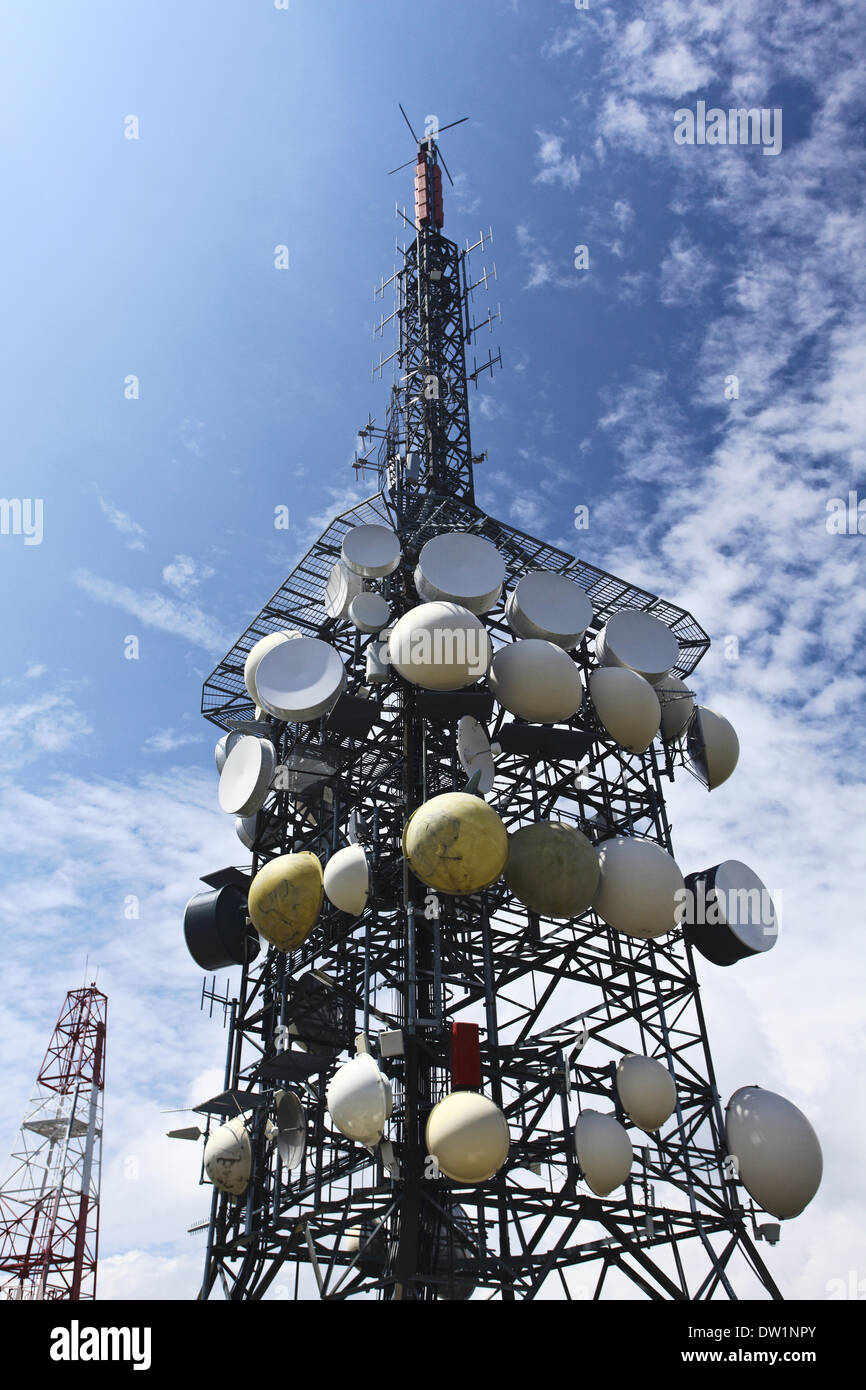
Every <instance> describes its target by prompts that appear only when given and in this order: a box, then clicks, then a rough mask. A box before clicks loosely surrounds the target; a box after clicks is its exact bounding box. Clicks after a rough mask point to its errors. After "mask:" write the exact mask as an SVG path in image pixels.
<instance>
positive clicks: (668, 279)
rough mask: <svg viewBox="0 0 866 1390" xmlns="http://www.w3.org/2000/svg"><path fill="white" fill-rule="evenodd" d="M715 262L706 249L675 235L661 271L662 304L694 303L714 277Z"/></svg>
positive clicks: (660, 293) (660, 290) (683, 236)
mask: <svg viewBox="0 0 866 1390" xmlns="http://www.w3.org/2000/svg"><path fill="white" fill-rule="evenodd" d="M713 269H714V266H713V262H712V260H711V258H710V257H709V256H708V254H707V251H706V249H705V248H704V247H701V246H698V245H697V244H696V243H695V242H690V241H689V240H688V238H687V237H686V236H685V235H682V234H680V235H678V236H675V237H674V239H673V241H672V242H671V244H670V246H669V247H668V249H667V253H666V255H665V258H664V260H663V261H662V264H661V269H660V271H659V282H660V284H659V298H660V299H661V302H662V304H693V303H694V302H695V301H696V300H698V299H700V297H701V295H702V294H703V293H704V291H705V289H706V288H707V285H708V284H709V282H710V280H711V279H712V276H713Z"/></svg>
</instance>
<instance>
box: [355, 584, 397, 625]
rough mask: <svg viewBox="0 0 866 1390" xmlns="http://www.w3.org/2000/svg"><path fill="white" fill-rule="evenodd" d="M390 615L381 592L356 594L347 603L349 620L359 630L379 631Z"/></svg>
mask: <svg viewBox="0 0 866 1390" xmlns="http://www.w3.org/2000/svg"><path fill="white" fill-rule="evenodd" d="M390 616H391V609H390V608H389V606H388V603H387V600H386V599H384V598H383V597H382V595H381V594H374V593H369V592H367V593H364V594H356V595H355V597H354V598H353V599H352V602H351V603H350V604H349V621H350V622H351V623H353V624H354V626H355V627H356V628H357V629H358V631H359V632H369V633H372V632H380V631H381V630H382V628H383V627H384V626H385V624H386V623H387V621H388V619H389V618H390Z"/></svg>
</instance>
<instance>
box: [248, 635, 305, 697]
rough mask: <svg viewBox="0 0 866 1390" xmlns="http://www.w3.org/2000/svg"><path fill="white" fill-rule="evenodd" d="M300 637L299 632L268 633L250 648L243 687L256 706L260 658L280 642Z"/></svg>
mask: <svg viewBox="0 0 866 1390" xmlns="http://www.w3.org/2000/svg"><path fill="white" fill-rule="evenodd" d="M300 635H301V634H300V633H299V632H289V631H286V632H269V633H268V635H267V637H261V638H259V640H258V642H256V644H255V646H254V647H251V648H250V651H249V654H248V655H247V659H246V661H245V662H244V685H245V686H246V688H247V693H248V695H249V696H250V699H251V700H253V702H254V703H255V704H256V705H258V703H259V696H258V692H257V690H256V671H257V670H258V668H259V662H260V661H261V659H262V657H263V656H264V655H265V653H266V652H269V651H272V650H273V648H274V647H278V646H279V645H280V643H281V642H290V641H291V640H292V638H294V637H300ZM256 718H258V715H256Z"/></svg>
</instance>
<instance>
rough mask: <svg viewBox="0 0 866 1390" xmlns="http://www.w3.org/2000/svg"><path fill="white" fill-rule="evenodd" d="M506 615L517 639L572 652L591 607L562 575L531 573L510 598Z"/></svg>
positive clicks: (588, 621)
mask: <svg viewBox="0 0 866 1390" xmlns="http://www.w3.org/2000/svg"><path fill="white" fill-rule="evenodd" d="M505 616H506V618H507V620H508V625H509V627H510V628H511V631H512V632H515V633H516V634H517V636H518V637H540V638H542V639H543V640H544V641H546V642H555V643H556V645H557V647H563V648H564V649H565V650H566V651H571V649H572V648H573V647H576V646H577V644H578V642H579V641H580V639H581V637H582V636H583V634H584V632H585V631H586V629H587V627H588V626H589V624H590V622H591V620H592V604H591V603H590V601H589V599H588V598H587V596H586V594H585V593H584V591H583V589H581V588H579V587H578V585H577V584H574V583H573V582H572V581H571V580H570V579H567V578H566V576H565V575H564V574H554V573H552V572H551V571H550V570H530V572H529V574H525V575H524V576H523V578H522V579H521V580H520V581H519V583H518V584H517V587H516V588H515V589H513V590H512V592H511V594H510V595H509V597H508V602H507V603H506V605H505Z"/></svg>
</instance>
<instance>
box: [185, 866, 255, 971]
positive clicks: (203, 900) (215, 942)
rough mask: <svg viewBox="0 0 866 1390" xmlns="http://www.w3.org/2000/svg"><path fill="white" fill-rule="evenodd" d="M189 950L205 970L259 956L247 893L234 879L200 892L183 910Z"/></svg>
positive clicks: (217, 968)
mask: <svg viewBox="0 0 866 1390" xmlns="http://www.w3.org/2000/svg"><path fill="white" fill-rule="evenodd" d="M183 934H184V939H185V941H186V945H187V950H188V951H189V953H190V955H191V956H192V958H193V960H194V961H195V963H196V965H200V966H201V968H202V970H224V969H225V968H226V967H227V966H229V965H243V963H244V960H245V959H249V960H255V958H256V956H257V955H258V953H259V947H258V942H256V941H255V939H254V938H253V937H252V934H251V933H250V932H249V931H248V929H247V924H246V896H245V895H244V894H243V893H242V892H241V890H240V888H239V887H238V886H237V885H236V884H234V883H224V884H223V886H222V888H212V889H211V890H210V892H208V893H196V895H195V897H193V898H190V900H189V902H188V903H187V905H186V908H185V910H184V914H183Z"/></svg>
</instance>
